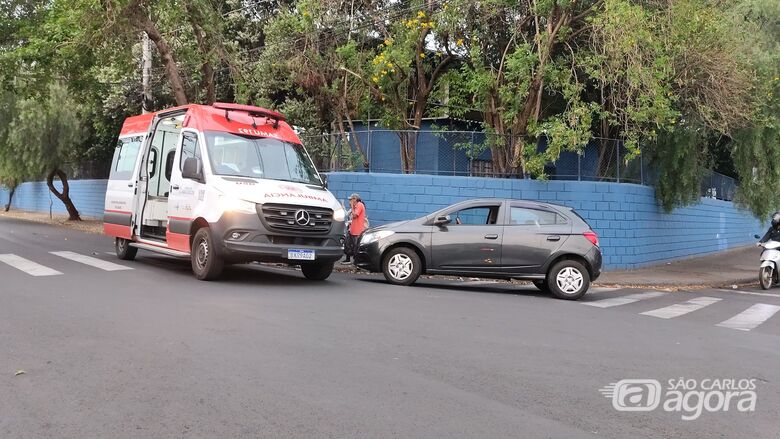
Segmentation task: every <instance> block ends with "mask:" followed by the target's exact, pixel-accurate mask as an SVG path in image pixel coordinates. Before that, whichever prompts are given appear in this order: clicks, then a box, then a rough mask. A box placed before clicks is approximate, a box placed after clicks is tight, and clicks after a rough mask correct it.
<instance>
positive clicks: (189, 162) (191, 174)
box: [181, 157, 203, 183]
mask: <svg viewBox="0 0 780 439" xmlns="http://www.w3.org/2000/svg"><path fill="white" fill-rule="evenodd" d="M181 176H182V177H184V178H188V179H190V180H195V181H199V182H201V183H202V182H203V163H201V161H200V159H199V158H197V157H189V158H187V159H186V160H184V169H182V171H181Z"/></svg>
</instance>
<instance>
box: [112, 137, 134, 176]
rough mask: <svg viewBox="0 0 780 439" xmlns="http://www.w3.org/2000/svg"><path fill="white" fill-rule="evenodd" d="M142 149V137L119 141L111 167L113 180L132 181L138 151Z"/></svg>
mask: <svg viewBox="0 0 780 439" xmlns="http://www.w3.org/2000/svg"><path fill="white" fill-rule="evenodd" d="M140 149H141V137H130V138H126V139H119V144H118V145H117V148H116V151H115V152H114V160H113V166H111V175H110V176H109V179H111V180H130V179H131V178H132V177H133V171H134V170H135V163H136V159H137V158H138V151H139V150H140Z"/></svg>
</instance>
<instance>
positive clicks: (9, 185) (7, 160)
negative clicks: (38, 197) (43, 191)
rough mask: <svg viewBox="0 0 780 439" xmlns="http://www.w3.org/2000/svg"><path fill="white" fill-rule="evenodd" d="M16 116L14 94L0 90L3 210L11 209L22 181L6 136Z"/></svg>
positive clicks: (0, 167)
mask: <svg viewBox="0 0 780 439" xmlns="http://www.w3.org/2000/svg"><path fill="white" fill-rule="evenodd" d="M15 117H16V99H15V97H14V95H13V94H12V93H10V92H7V91H2V90H0V186H3V187H5V188H6V189H8V203H6V205H5V211H6V212H8V211H9V210H10V209H11V203H12V202H13V198H14V193H15V192H16V187H17V186H19V184H21V183H22V182H23V181H24V177H23V176H24V171H23V169H21V168H20V167H18V166H15V163H14V160H13V157H16V156H17V155H16V154H14V151H13V150H12V147H11V146H10V144H9V141H8V137H9V132H10V129H9V128H10V123H9V121H10V120H12V119H13V118H15Z"/></svg>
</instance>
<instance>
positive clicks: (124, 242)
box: [114, 238, 138, 261]
mask: <svg viewBox="0 0 780 439" xmlns="http://www.w3.org/2000/svg"><path fill="white" fill-rule="evenodd" d="M114 249H115V250H116V257H118V258H119V259H121V260H123V261H132V260H133V259H135V255H136V254H138V249H137V248H135V247H130V240H129V239H124V238H117V239H116V240H115V241H114Z"/></svg>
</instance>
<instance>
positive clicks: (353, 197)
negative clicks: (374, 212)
mask: <svg viewBox="0 0 780 439" xmlns="http://www.w3.org/2000/svg"><path fill="white" fill-rule="evenodd" d="M349 199H350V200H360V194H357V193H354V194H352V195H350V196H349Z"/></svg>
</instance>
